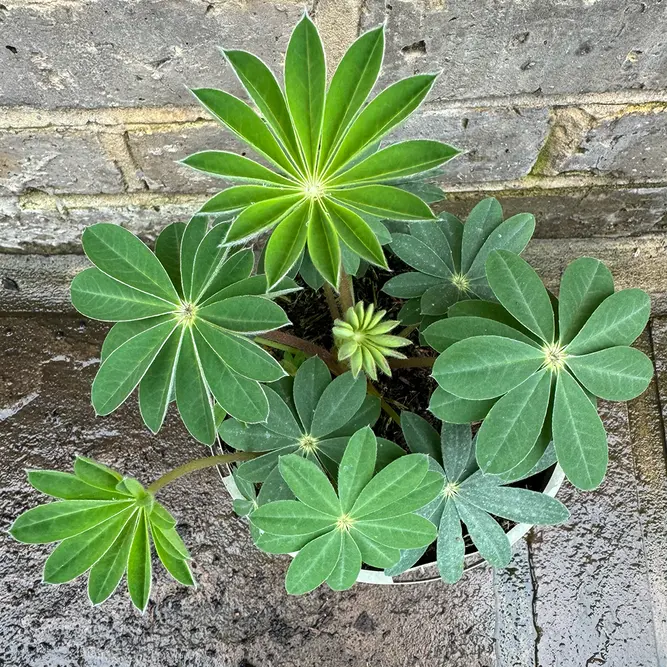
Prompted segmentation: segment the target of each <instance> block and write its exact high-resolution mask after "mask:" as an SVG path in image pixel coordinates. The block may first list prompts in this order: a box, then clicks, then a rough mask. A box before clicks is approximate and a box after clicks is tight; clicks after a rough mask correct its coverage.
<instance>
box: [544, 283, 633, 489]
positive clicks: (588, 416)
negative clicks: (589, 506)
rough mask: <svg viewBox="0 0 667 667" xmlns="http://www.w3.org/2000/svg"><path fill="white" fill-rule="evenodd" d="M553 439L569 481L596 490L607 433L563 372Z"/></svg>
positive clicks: (603, 469)
mask: <svg viewBox="0 0 667 667" xmlns="http://www.w3.org/2000/svg"><path fill="white" fill-rule="evenodd" d="M619 294H620V292H619ZM553 439H554V445H555V447H556V455H557V456H558V463H560V465H561V467H562V468H563V472H564V473H565V475H566V476H567V478H568V479H569V480H570V482H572V484H574V485H575V486H576V487H577V488H578V489H582V490H583V491H589V490H591V489H595V488H596V487H598V486H599V485H600V482H602V479H603V478H604V475H605V472H606V470H607V461H608V457H609V454H608V450H607V434H606V433H605V430H604V426H603V425H602V421H601V420H600V417H599V416H598V413H597V409H596V408H595V406H594V405H593V404H592V403H591V402H590V400H588V397H587V396H586V394H585V393H584V390H583V389H582V388H581V387H580V386H579V384H578V383H577V381H576V380H575V379H574V378H573V377H572V376H571V375H570V374H569V373H567V372H566V371H561V372H560V373H559V374H558V380H557V381H556V394H555V398H554V407H553Z"/></svg>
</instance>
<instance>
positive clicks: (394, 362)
mask: <svg viewBox="0 0 667 667" xmlns="http://www.w3.org/2000/svg"><path fill="white" fill-rule="evenodd" d="M436 359H437V357H408V358H407V359H390V360H389V366H390V367H391V368H429V367H431V366H433V364H434V363H435V360H436Z"/></svg>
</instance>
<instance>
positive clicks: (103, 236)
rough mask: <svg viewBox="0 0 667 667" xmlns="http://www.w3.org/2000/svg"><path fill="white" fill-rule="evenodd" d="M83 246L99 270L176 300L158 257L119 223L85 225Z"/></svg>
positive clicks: (142, 289)
mask: <svg viewBox="0 0 667 667" xmlns="http://www.w3.org/2000/svg"><path fill="white" fill-rule="evenodd" d="M81 242H82V244H83V249H84V251H85V253H86V255H87V256H88V258H89V259H90V261H91V262H92V263H93V264H95V266H96V267H97V268H98V269H100V271H102V272H104V273H106V274H107V275H109V276H111V277H112V278H115V279H116V280H118V281H119V282H121V283H124V284H125V285H129V286H130V287H134V288H135V289H138V290H141V291H143V292H147V293H148V294H153V295H154V296H158V297H160V298H162V299H165V300H166V301H170V302H171V303H175V304H178V303H179V299H178V294H177V293H176V290H175V289H174V286H173V285H172V283H171V279H170V278H169V276H168V275H167V272H166V271H165V269H164V267H163V266H162V264H160V262H159V260H158V259H157V257H156V256H155V255H154V254H153V253H152V252H151V251H150V250H149V249H148V247H147V246H146V245H145V244H144V243H142V242H141V241H140V240H139V239H138V238H137V237H136V236H134V234H132V233H131V232H128V231H127V229H124V228H123V227H120V226H119V225H113V224H109V223H98V224H96V225H91V226H90V227H86V229H85V230H84V232H83V235H82V237H81Z"/></svg>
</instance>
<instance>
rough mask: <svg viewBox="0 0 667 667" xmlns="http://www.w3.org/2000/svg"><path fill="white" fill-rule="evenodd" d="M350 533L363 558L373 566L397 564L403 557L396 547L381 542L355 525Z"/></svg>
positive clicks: (382, 566)
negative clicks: (361, 531)
mask: <svg viewBox="0 0 667 667" xmlns="http://www.w3.org/2000/svg"><path fill="white" fill-rule="evenodd" d="M350 535H351V536H352V538H353V539H354V541H355V543H356V545H357V546H358V547H359V551H360V552H361V560H362V561H363V562H364V563H367V564H368V565H370V566H371V567H378V568H388V567H392V566H393V565H395V564H396V563H397V562H398V560H399V558H400V557H401V552H400V551H399V550H398V549H396V548H395V547H390V546H387V545H385V544H380V543H379V542H376V541H375V540H372V539H371V538H370V537H367V536H366V535H364V534H363V533H360V532H359V531H358V530H356V529H355V527H354V525H353V526H352V529H351V530H350Z"/></svg>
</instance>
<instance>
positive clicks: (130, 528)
mask: <svg viewBox="0 0 667 667" xmlns="http://www.w3.org/2000/svg"><path fill="white" fill-rule="evenodd" d="M138 519H139V512H136V513H134V514H133V515H132V516H131V517H130V519H129V521H127V523H126V524H125V526H124V527H123V529H122V530H121V532H120V533H119V534H118V537H117V538H116V541H115V542H114V543H113V544H112V545H111V547H109V549H108V550H107V552H106V553H105V554H104V555H103V556H102V558H100V559H99V560H98V561H97V562H96V563H95V565H93V567H92V568H91V570H90V574H89V575H88V597H89V598H90V601H91V602H92V603H93V604H94V605H98V604H101V603H102V602H104V601H105V600H106V599H108V598H109V597H110V596H111V594H112V593H113V592H114V591H115V590H116V588H118V584H119V583H120V580H121V579H122V577H123V574H124V573H125V570H126V569H127V562H128V559H129V557H130V547H131V546H132V540H133V539H134V533H135V530H136V527H137V521H138Z"/></svg>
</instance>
